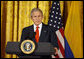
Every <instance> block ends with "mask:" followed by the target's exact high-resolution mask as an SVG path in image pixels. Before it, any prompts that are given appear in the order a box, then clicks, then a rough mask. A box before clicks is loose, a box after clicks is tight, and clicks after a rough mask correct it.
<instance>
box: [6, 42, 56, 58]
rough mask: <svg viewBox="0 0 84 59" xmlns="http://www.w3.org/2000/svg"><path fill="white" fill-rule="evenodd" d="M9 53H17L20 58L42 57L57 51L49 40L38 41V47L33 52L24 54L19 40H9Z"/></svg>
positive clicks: (7, 49) (7, 51)
mask: <svg viewBox="0 0 84 59" xmlns="http://www.w3.org/2000/svg"><path fill="white" fill-rule="evenodd" d="M6 53H7V54H16V55H17V56H18V57H19V58H41V56H49V55H52V54H54V53H55V50H54V47H53V45H51V43H49V42H39V43H37V48H36V49H35V51H34V52H33V53H31V54H24V53H23V52H22V51H21V49H20V43H19V42H8V43H7V46H6Z"/></svg>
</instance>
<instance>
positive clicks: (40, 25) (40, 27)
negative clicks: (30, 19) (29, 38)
mask: <svg viewBox="0 0 84 59" xmlns="http://www.w3.org/2000/svg"><path fill="white" fill-rule="evenodd" d="M36 27H37V26H36V25H35V24H34V32H35V31H36ZM38 27H39V28H38V30H39V37H40V34H41V29H42V23H41V24H39V25H38Z"/></svg>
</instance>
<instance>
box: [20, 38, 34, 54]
mask: <svg viewBox="0 0 84 59" xmlns="http://www.w3.org/2000/svg"><path fill="white" fill-rule="evenodd" d="M20 48H21V51H22V52H23V53H25V54H31V53H33V52H34V50H35V43H34V42H33V41H32V40H29V39H28V40H24V41H23V42H22V43H21V47H20Z"/></svg>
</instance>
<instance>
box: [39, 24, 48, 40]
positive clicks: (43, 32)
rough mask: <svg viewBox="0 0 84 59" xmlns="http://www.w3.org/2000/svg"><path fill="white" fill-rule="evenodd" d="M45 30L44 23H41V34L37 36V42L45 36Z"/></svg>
mask: <svg viewBox="0 0 84 59" xmlns="http://www.w3.org/2000/svg"><path fill="white" fill-rule="evenodd" d="M46 33H47V30H46V27H45V25H44V24H43V23H42V30H41V35H40V37H39V42H42V41H43V38H44V37H45V36H46Z"/></svg>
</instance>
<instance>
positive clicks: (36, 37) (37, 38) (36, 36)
mask: <svg viewBox="0 0 84 59" xmlns="http://www.w3.org/2000/svg"><path fill="white" fill-rule="evenodd" d="M38 28H39V27H38V26H37V27H36V35H35V39H36V42H37V43H38V41H39V30H38Z"/></svg>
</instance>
